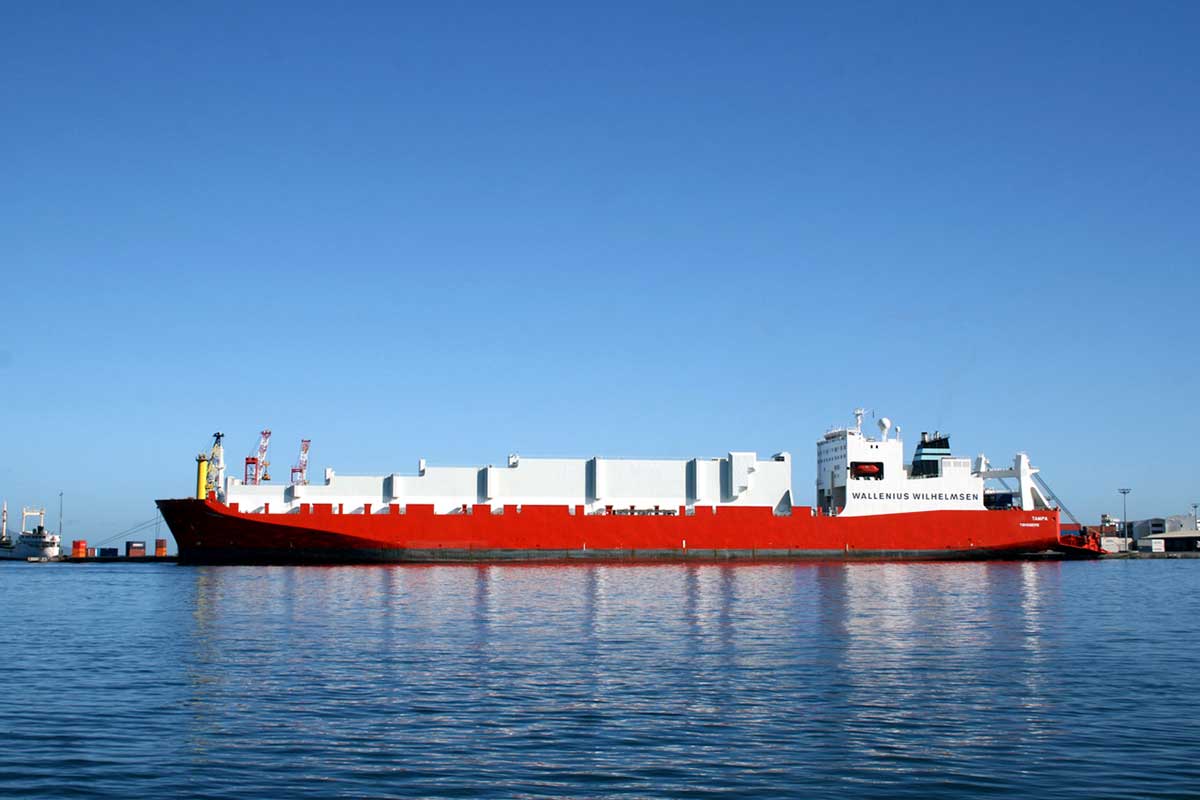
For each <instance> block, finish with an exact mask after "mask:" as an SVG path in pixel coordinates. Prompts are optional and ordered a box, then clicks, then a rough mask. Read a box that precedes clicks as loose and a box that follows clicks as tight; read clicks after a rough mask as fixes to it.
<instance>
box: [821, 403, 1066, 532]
mask: <svg viewBox="0 0 1200 800" xmlns="http://www.w3.org/2000/svg"><path fill="white" fill-rule="evenodd" d="M863 413H864V412H863V410H862V409H856V410H855V412H854V416H855V424H854V427H852V428H834V429H833V430H830V431H829V432H828V433H826V434H825V436H824V437H823V438H822V439H821V440H820V441H819V442H817V507H818V508H819V509H821V511H822V513H826V514H838V515H842V516H867V515H873V514H903V513H909V512H914V511H944V510H962V511H983V510H985V509H986V508H1009V507H1011V508H1020V509H1022V510H1024V511H1037V510H1042V509H1045V510H1049V509H1052V508H1055V507H1056V505H1054V504H1052V503H1051V500H1050V499H1049V498H1048V497H1047V495H1048V494H1049V490H1048V489H1045V491H1043V489H1044V485H1043V487H1039V485H1038V484H1039V483H1040V481H1039V480H1038V479H1037V478H1036V475H1037V472H1038V470H1037V469H1036V468H1034V467H1032V466H1031V465H1030V463H1029V457H1028V456H1027V455H1025V454H1024V453H1018V454H1017V456H1016V457H1015V458H1014V460H1013V466H1012V468H1011V469H991V467H990V465H989V464H988V461H987V459H986V458H985V457H984V456H982V455H981V456H979V458H978V459H977V460H976V463H975V465H974V466H973V465H972V464H971V460H970V459H968V458H955V457H953V456H952V455H950V443H949V437H948V436H943V435H942V434H940V433H939V432H936V431H935V432H934V434H933V435H932V436H930V435H929V434H928V433H922V434H921V441H920V443H919V444H918V445H917V449H916V453H915V454H914V456H913V461H912V463H911V464H908V465H906V464H905V463H904V442H903V440H902V439H901V437H900V428H899V427H898V426H897V427H896V428H895V430H894V432H893V430H892V423H891V420H889V419H888V418H887V417H883V418H882V419H880V420H879V423H878V424H879V430H880V436H879V438H873V437H871V436H868V435H866V434H865V433H863V430H862V420H863ZM1008 479H1013V480H1015V481H1016V484H1017V488H1016V489H1015V490H1014V489H1013V488H1012V487H1011V486H1010V485H1009V484H1007V483H1006V481H1007V480H1008ZM989 481H991V482H993V483H994V484H999V486H998V487H994V486H993V484H989V483H988V482H989Z"/></svg>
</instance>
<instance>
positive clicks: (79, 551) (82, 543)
mask: <svg viewBox="0 0 1200 800" xmlns="http://www.w3.org/2000/svg"><path fill="white" fill-rule="evenodd" d="M71 558H87V540H86V539H75V540H74V541H72V542H71Z"/></svg>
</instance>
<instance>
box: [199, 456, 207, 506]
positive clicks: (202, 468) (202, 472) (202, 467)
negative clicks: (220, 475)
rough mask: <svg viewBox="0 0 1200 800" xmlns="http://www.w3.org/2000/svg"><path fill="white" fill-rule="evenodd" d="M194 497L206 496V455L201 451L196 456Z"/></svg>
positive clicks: (201, 497)
mask: <svg viewBox="0 0 1200 800" xmlns="http://www.w3.org/2000/svg"><path fill="white" fill-rule="evenodd" d="M196 497H198V498H200V499H201V500H203V499H204V498H206V497H208V456H206V455H204V454H203V453H201V454H200V455H198V456H196Z"/></svg>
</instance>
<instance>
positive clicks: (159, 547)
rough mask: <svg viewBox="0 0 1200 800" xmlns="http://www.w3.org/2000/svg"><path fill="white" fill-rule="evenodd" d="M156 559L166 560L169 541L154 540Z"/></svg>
mask: <svg viewBox="0 0 1200 800" xmlns="http://www.w3.org/2000/svg"><path fill="white" fill-rule="evenodd" d="M154 557H155V558H166V557H167V540H166V539H155V540H154Z"/></svg>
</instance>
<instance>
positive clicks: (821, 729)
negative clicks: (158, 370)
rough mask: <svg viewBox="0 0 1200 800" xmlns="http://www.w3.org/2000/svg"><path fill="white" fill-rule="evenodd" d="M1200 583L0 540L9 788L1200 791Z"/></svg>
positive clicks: (1190, 564) (141, 792)
mask: <svg viewBox="0 0 1200 800" xmlns="http://www.w3.org/2000/svg"><path fill="white" fill-rule="evenodd" d="M1198 583H1200V561H1106V562H1099V563H994V564H799V565H768V566H758V565H738V566H587V565H584V566H564V567H558V566H555V567H545V566H543V567H518V566H503V567H452V566H438V567H410V566H405V567H392V566H388V567H338V568H313V567H308V568H286V567H279V568H243V567H211V568H190V567H177V566H173V565H172V566H167V565H101V564H95V565H67V564H37V565H34V564H30V565H27V564H0V597H3V602H4V613H3V615H0V668H2V669H3V674H4V676H5V678H6V686H5V688H4V691H3V694H2V699H0V740H2V749H0V796H5V797H105V798H107V797H132V796H138V797H147V798H148V797H166V796H194V797H214V798H217V797H227V798H281V797H297V796H319V797H331V796H356V797H357V796H413V797H521V796H528V797H532V796H581V797H603V796H653V797H719V796H729V797H741V796H762V797H782V796H794V797H856V796H857V797H914V798H915V797H922V798H923V797H930V796H934V797H937V796H946V797H960V796H977V795H989V796H1007V797H1068V796H1069V797H1080V798H1083V797H1087V798H1091V797H1185V796H1200V761H1198V759H1197V752H1196V749H1195V748H1196V743H1197V742H1198V741H1200V719H1198V715H1197V712H1198V710H1200V703H1198V701H1197V699H1196V697H1197V691H1198V690H1200V634H1198V631H1197V628H1198V623H1200V593H1198V592H1197V591H1196V587H1197V585H1198Z"/></svg>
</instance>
